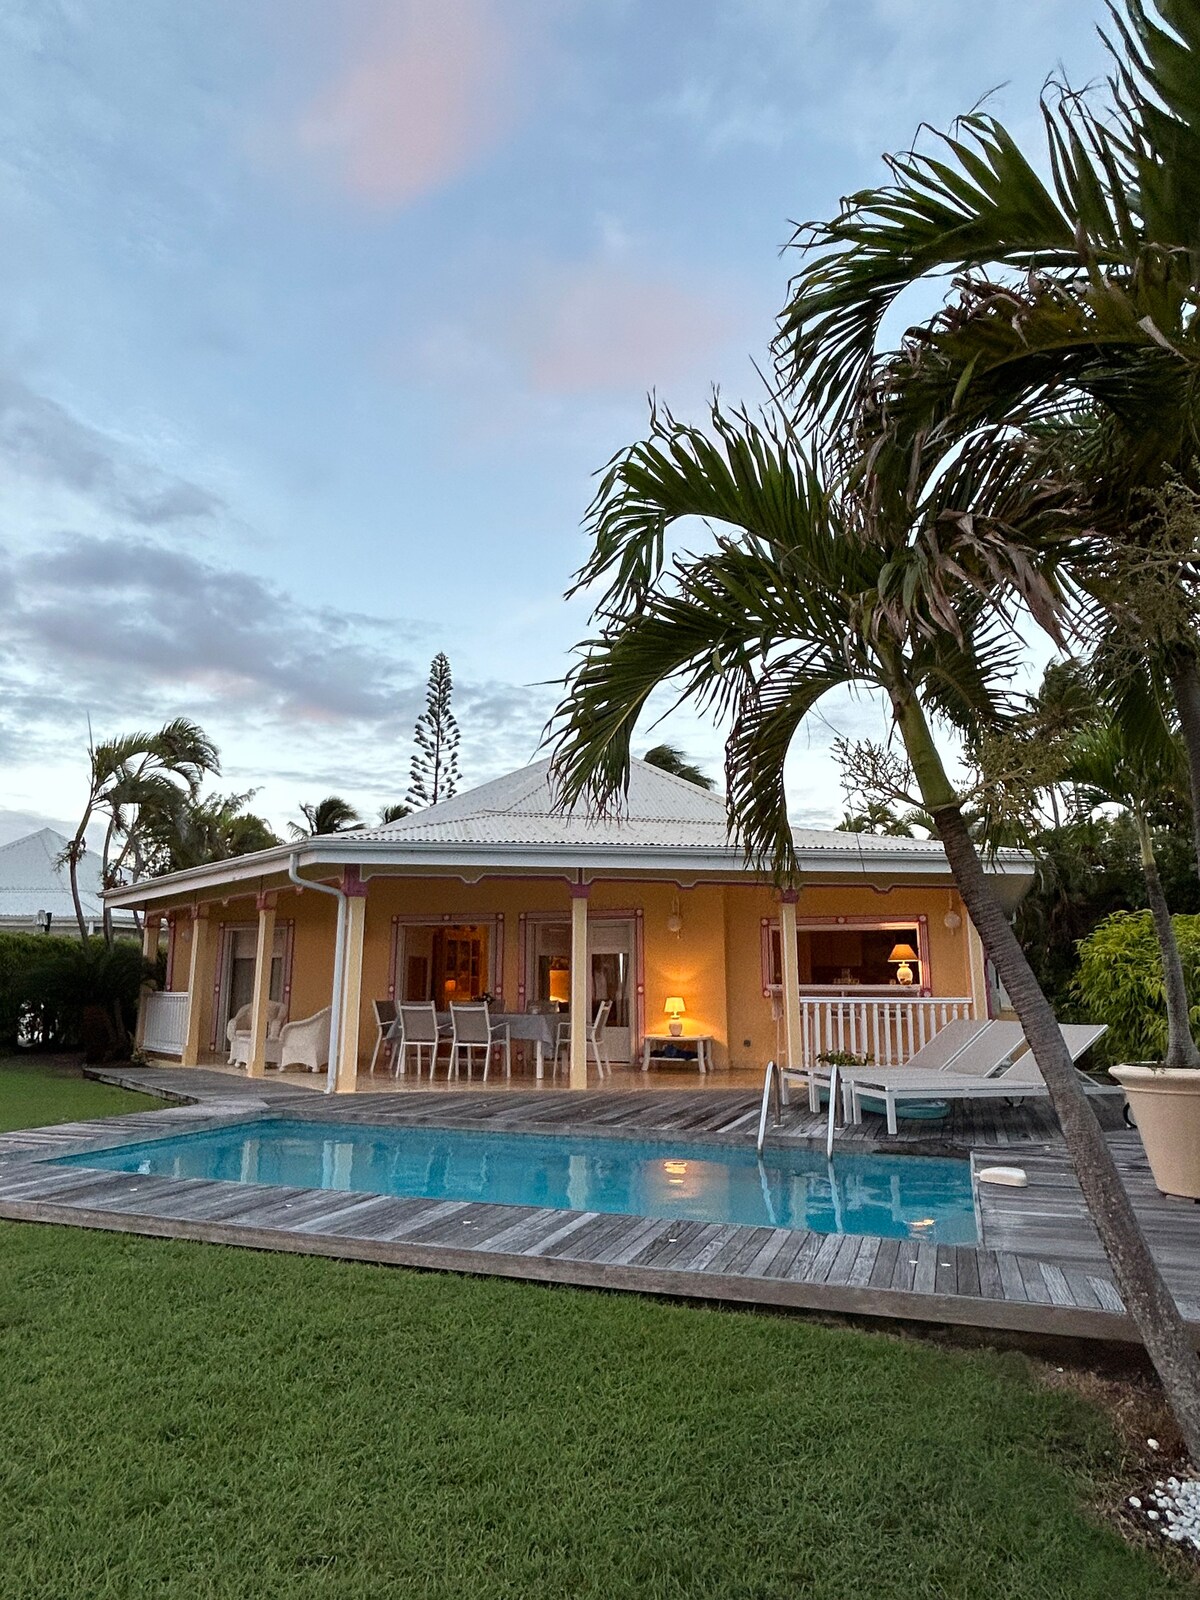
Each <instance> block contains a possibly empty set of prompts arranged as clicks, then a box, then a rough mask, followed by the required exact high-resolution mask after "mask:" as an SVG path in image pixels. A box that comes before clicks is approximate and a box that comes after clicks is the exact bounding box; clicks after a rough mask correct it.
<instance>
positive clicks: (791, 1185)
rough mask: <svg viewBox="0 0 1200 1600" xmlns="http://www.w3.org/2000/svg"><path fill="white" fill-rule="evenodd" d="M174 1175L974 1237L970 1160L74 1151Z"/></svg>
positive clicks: (537, 1141) (690, 1152) (639, 1149)
mask: <svg viewBox="0 0 1200 1600" xmlns="http://www.w3.org/2000/svg"><path fill="white" fill-rule="evenodd" d="M59 1164H61V1165H70V1166H80V1167H90V1168H98V1169H100V1170H103V1171H107V1172H139V1173H154V1174H156V1175H158V1176H161V1177H169V1178H218V1179H224V1180H225V1181H227V1182H233V1183H266V1184H284V1185H287V1186H288V1187H295V1188H309V1189H344V1190H352V1191H356V1192H362V1193H364V1194H386V1195H409V1196H422V1197H425V1198H429V1199H438V1200H474V1201H485V1202H487V1203H499V1204H502V1205H515V1206H548V1207H554V1208H560V1207H561V1208H562V1209H564V1210H575V1211H611V1212H620V1213H624V1214H627V1215H633V1216H647V1217H668V1218H670V1217H679V1218H683V1219H687V1220H691V1221H697V1222H736V1223H744V1224H746V1225H748V1226H751V1227H760V1226H769V1227H781V1228H812V1229H814V1230H815V1231H816V1232H819V1233H872V1234H881V1235H883V1236H884V1237H885V1238H923V1239H933V1240H936V1241H938V1242H939V1243H943V1244H973V1243H974V1242H975V1239H976V1231H975V1210H974V1205H973V1203H972V1197H971V1175H970V1168H969V1165H968V1163H967V1162H965V1161H948V1160H942V1159H936V1158H931V1157H925V1156H879V1155H838V1156H836V1157H835V1158H834V1160H833V1161H832V1162H827V1161H826V1159H825V1155H824V1153H823V1152H819V1151H814V1150H775V1149H771V1148H768V1149H766V1150H765V1151H764V1152H763V1159H762V1160H761V1161H760V1160H759V1159H758V1158H757V1157H756V1155H755V1153H754V1151H753V1150H752V1149H741V1148H735V1147H726V1146H723V1145H713V1144H698V1143H691V1144H688V1143H682V1144H681V1143H677V1142H675V1141H674V1140H672V1141H669V1142H668V1141H652V1140H650V1141H648V1140H637V1141H634V1140H627V1139H604V1138H595V1137H575V1136H572V1135H557V1134H556V1135H554V1136H553V1137H550V1136H543V1135H539V1134H513V1133H474V1132H466V1131H462V1130H459V1129H454V1128H395V1127H380V1126H364V1125H362V1124H356V1125H353V1126H338V1127H332V1126H331V1125H330V1124H329V1123H327V1122H302V1121H296V1120H279V1121H274V1120H268V1121H261V1122H252V1123H239V1124H237V1125H236V1126H234V1127H229V1128H221V1129H216V1130H212V1131H209V1132H206V1133H193V1134H186V1135H182V1136H180V1137H177V1138H171V1139H156V1140H154V1141H153V1142H152V1143H147V1144H136V1145H125V1146H123V1147H122V1148H120V1149H117V1150H104V1151H96V1152H92V1153H87V1154H84V1155H78V1156H68V1157H64V1158H63V1159H62V1161H61V1162H60V1163H59Z"/></svg>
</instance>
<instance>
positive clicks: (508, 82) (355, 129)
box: [292, 0, 515, 207]
mask: <svg viewBox="0 0 1200 1600" xmlns="http://www.w3.org/2000/svg"><path fill="white" fill-rule="evenodd" d="M368 15H369V23H368V25H367V26H365V27H363V28H362V29H361V31H359V32H358V33H357V34H356V36H355V38H354V40H353V41H352V43H351V46H350V48H349V49H348V52H347V55H346V59H345V60H344V61H343V62H342V63H341V65H340V66H338V67H337V69H336V70H335V71H334V73H333V76H332V77H331V78H330V79H329V81H328V82H326V83H325V84H324V85H323V86H322V87H321V88H320V89H319V90H318V91H317V93H316V94H315V95H314V96H313V98H312V99H311V100H310V102H309V103H308V105H307V106H306V107H305V109H304V110H303V111H302V112H301V114H300V115H299V116H298V117H297V119H296V120H295V122H294V124H293V127H292V137H293V141H294V145H295V147H296V149H298V150H299V151H300V152H301V153H302V154H303V155H305V156H307V157H308V158H309V159H310V160H311V161H313V162H314V163H315V164H316V165H317V167H318V168H319V169H321V170H323V171H324V173H325V174H326V176H327V177H328V178H329V179H330V180H332V181H333V182H334V183H336V185H337V186H338V187H340V188H342V189H344V190H346V191H347V192H348V193H349V194H351V195H353V196H354V197H355V198H357V199H359V200H361V201H364V202H366V203H367V204H369V205H373V206H380V207H389V206H399V205H403V204H405V203H406V202H407V201H410V200H413V199H415V198H416V197H418V196H419V195H422V194H426V193H428V192H429V191H430V190H432V189H435V188H437V187H439V186H440V185H441V184H443V183H445V182H447V181H448V180H450V179H452V178H455V177H457V176H458V175H459V174H460V173H462V172H464V171H466V170H467V169H468V168H469V167H470V166H471V165H473V164H474V163H475V162H476V161H478V160H479V159H480V158H481V157H483V156H484V155H486V153H487V152H488V151H489V150H490V149H492V148H493V147H494V146H495V145H496V144H498V143H499V141H500V140H501V138H502V137H503V136H504V134H505V132H506V131H507V129H508V127H509V126H510V124H511V121H512V118H513V115H514V112H515V103H514V95H513V92H512V91H513V82H512V79H513V71H512V69H513V54H514V51H513V40H512V37H511V35H510V34H509V32H507V31H506V30H505V28H503V27H502V26H501V23H500V18H499V12H498V7H497V5H496V3H495V0H388V4H386V5H385V6H383V7H373V8H372V10H371V12H370V13H369V14H368Z"/></svg>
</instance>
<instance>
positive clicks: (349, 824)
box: [288, 794, 363, 839]
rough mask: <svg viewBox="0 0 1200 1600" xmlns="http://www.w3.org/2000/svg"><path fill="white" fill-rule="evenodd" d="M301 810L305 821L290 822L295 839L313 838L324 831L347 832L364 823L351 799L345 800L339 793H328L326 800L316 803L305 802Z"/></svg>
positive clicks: (289, 826)
mask: <svg viewBox="0 0 1200 1600" xmlns="http://www.w3.org/2000/svg"><path fill="white" fill-rule="evenodd" d="M300 811H301V814H302V816H303V817H304V821H303V822H289V823H288V829H289V831H290V832H291V835H292V838H293V839H312V838H315V837H316V836H317V835H318V834H322V833H346V832H347V831H348V830H349V829H351V828H361V827H362V825H363V824H362V818H361V817H360V816H359V814H358V812H357V811H355V809H354V807H353V806H352V805H351V804H350V802H349V800H343V799H342V797H341V795H337V794H330V795H326V796H325V798H324V800H318V801H317V802H316V804H315V805H313V804H312V803H311V802H306V803H303V804H302V805H301V807H300Z"/></svg>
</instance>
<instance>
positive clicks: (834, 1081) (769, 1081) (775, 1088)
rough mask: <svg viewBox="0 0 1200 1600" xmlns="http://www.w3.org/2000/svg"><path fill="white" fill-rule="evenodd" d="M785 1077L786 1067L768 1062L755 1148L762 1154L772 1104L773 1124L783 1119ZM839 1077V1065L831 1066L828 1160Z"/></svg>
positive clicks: (827, 1137)
mask: <svg viewBox="0 0 1200 1600" xmlns="http://www.w3.org/2000/svg"><path fill="white" fill-rule="evenodd" d="M784 1077H785V1069H783V1068H781V1067H780V1066H779V1064H778V1063H777V1062H776V1061H774V1060H771V1061H768V1062H767V1070H766V1072H765V1073H764V1074H763V1092H762V1105H761V1106H760V1107H759V1112H758V1138H757V1140H756V1141H755V1149H756V1151H757V1152H758V1154H759V1155H760V1156H761V1155H762V1151H763V1145H764V1144H765V1143H766V1138H767V1117H768V1115H769V1113H770V1111H771V1107H772V1106H774V1108H775V1119H774V1124H773V1125H774V1126H775V1127H778V1126H779V1124H780V1122H781V1121H782V1120H783V1101H782V1092H781V1091H782V1085H783V1083H784ZM838 1078H839V1069H838V1067H837V1066H831V1067H830V1069H829V1115H828V1118H827V1120H826V1123H825V1157H826V1159H827V1160H831V1159H832V1157H833V1135H834V1130H835V1128H836V1126H837V1101H838V1090H839V1087H840V1085H839V1083H838Z"/></svg>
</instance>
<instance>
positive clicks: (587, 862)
mask: <svg viewBox="0 0 1200 1600" xmlns="http://www.w3.org/2000/svg"><path fill="white" fill-rule="evenodd" d="M793 833H794V837H795V840H796V850H797V855H798V858H799V863H800V871H801V873H802V874H809V875H812V874H814V873H819V874H825V873H829V874H836V875H839V876H843V875H850V876H871V877H875V878H878V877H884V878H888V877H895V878H896V879H897V880H898V881H903V880H904V879H906V878H908V879H910V880H911V879H912V878H914V877H919V878H925V879H929V878H931V877H932V878H934V879H939V878H940V879H948V878H949V866H948V865H947V862H946V857H945V853H944V851H943V850H942V847H941V845H940V844H939V843H938V842H937V841H936V840H929V839H891V838H883V837H880V836H878V835H875V834H859V833H840V832H835V831H833V830H821V829H817V828H795V829H794V830H793ZM289 857H295V859H296V862H297V866H298V868H299V869H300V870H301V872H303V871H304V870H305V869H309V870H310V871H311V870H313V869H319V868H321V867H326V868H329V869H332V870H334V871H336V870H339V869H341V868H344V867H346V866H349V865H351V864H355V865H358V866H360V867H362V868H364V869H369V870H370V871H380V870H387V869H393V870H397V871H405V870H408V871H414V872H427V873H446V874H455V873H469V874H470V875H471V876H472V877H474V876H479V875H485V874H487V873H488V872H501V873H502V872H528V871H534V872H538V871H541V872H547V873H549V872H554V873H557V874H562V873H563V872H564V871H567V872H571V873H572V874H574V873H582V874H583V875H585V876H587V875H596V874H597V873H603V872H625V873H640V874H642V875H662V876H670V877H677V878H680V879H683V878H685V877H686V878H690V879H694V878H703V877H705V876H713V875H718V874H719V875H720V876H722V877H729V876H735V875H736V876H742V875H751V869H750V868H749V867H747V865H746V861H745V857H744V855H743V853H742V851H741V849H740V848H739V846H738V845H737V844H736V843H735V842H734V841H732V840H731V839H730V837H729V833H728V827H727V822H726V814H725V801H724V799H723V797H722V796H720V795H716V794H712V793H710V792H709V791H707V790H705V789H701V788H700V787H699V786H698V785H696V784H693V783H688V782H686V781H685V780H684V779H682V778H676V777H674V776H673V775H672V774H670V773H667V772H663V771H661V770H660V769H659V768H658V767H652V766H648V765H647V764H646V763H645V762H644V761H634V762H633V763H632V765H631V770H630V782H629V792H628V795H627V796H626V798H625V799H624V801H623V802H622V804H621V805H620V806H617V807H614V808H613V810H612V811H611V812H608V813H606V814H604V815H596V814H595V813H591V812H588V811H586V810H583V809H577V810H575V811H574V812H568V813H563V812H560V811H558V810H557V809H556V807H555V794H554V790H553V786H552V783H551V778H550V762H549V761H548V760H546V761H538V762H535V763H534V764H533V765H532V766H529V767H523V768H521V769H520V770H519V771H517V772H510V773H508V774H507V775H506V776H505V777H503V778H496V779H494V780H493V781H492V782H491V783H484V784H480V785H479V787H478V788H475V789H469V790H467V791H465V792H464V793H463V794H459V795H456V796H455V797H454V798H453V799H451V800H443V801H440V802H439V803H438V804H437V805H436V806H429V807H428V808H427V809H426V810H423V811H417V812H414V813H413V814H412V815H411V816H408V817H402V818H401V819H400V820H399V821H398V822H392V823H389V824H387V825H386V826H385V827H379V828H362V829H356V830H354V831H351V832H346V833H331V834H324V835H320V836H318V837H316V838H312V839H305V840H301V841H299V842H298V843H296V844H293V845H281V846H278V847H276V848H275V849H272V850H262V851H258V852H257V853H256V854H254V855H250V856H239V857H236V858H235V859H234V860H231V861H217V862H211V863H209V864H208V865H206V866H203V867H197V868H194V869H193V870H191V871H189V872H177V873H172V874H170V875H169V876H168V877H164V878H157V879H151V880H147V881H145V882H142V883H140V884H134V885H131V886H129V887H128V888H123V889H118V890H113V891H111V892H110V894H109V897H108V898H109V901H110V903H111V904H114V905H137V904H141V903H143V902H146V901H149V900H163V899H167V898H170V897H172V896H178V895H179V894H180V893H182V892H200V891H202V890H211V889H214V888H219V887H221V886H223V885H226V884H233V883H238V882H242V883H244V882H246V881H248V880H252V879H266V878H268V877H270V876H271V875H272V874H278V873H280V872H282V871H284V870H285V869H286V864H287V861H288V859H289ZM988 870H989V871H990V872H992V873H994V874H997V875H1000V876H1003V877H1005V878H1007V879H1010V880H1011V882H1010V883H1009V884H1006V886H1005V887H1006V890H1008V891H1009V892H1008V893H1007V894H1006V898H1007V899H1010V900H1012V901H1013V902H1014V903H1015V901H1016V900H1017V899H1019V898H1020V896H1021V894H1022V893H1023V892H1024V890H1025V888H1026V887H1027V886H1028V883H1029V881H1030V879H1031V877H1032V869H1031V864H1030V860H1029V857H1028V856H1027V855H1025V854H1024V852H1022V851H1019V850H1008V851H1001V852H999V854H998V856H997V857H996V858H995V859H994V860H991V861H990V862H989V863H988Z"/></svg>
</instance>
